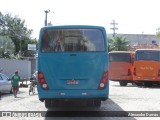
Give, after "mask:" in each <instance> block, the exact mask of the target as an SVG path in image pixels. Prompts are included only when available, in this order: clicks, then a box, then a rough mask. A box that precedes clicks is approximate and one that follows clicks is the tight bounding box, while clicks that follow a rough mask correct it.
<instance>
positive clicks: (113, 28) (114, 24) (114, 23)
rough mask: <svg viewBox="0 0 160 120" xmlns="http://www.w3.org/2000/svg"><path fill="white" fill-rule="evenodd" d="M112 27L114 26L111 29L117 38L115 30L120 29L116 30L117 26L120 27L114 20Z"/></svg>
mask: <svg viewBox="0 0 160 120" xmlns="http://www.w3.org/2000/svg"><path fill="white" fill-rule="evenodd" d="M111 25H113V27H112V28H111V30H113V37H115V34H116V32H115V30H118V28H116V25H118V23H116V22H115V20H112V22H111Z"/></svg>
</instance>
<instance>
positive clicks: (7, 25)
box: [0, 12, 37, 56]
mask: <svg viewBox="0 0 160 120" xmlns="http://www.w3.org/2000/svg"><path fill="white" fill-rule="evenodd" d="M32 31H33V30H31V29H27V26H26V25H25V20H21V19H20V18H19V17H18V16H12V15H11V14H9V13H7V14H5V15H3V14H2V13H1V12H0V36H8V37H9V38H10V39H11V40H12V42H13V43H14V46H15V49H14V55H17V54H19V51H20V50H21V55H22V56H24V55H25V54H24V53H25V52H26V51H27V46H28V44H27V43H35V44H37V40H36V39H32V38H31V34H32Z"/></svg>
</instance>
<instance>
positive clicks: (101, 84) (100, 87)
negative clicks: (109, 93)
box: [98, 71, 108, 89]
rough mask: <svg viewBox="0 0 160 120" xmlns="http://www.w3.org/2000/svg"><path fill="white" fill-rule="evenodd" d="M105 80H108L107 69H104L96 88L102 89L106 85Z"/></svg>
mask: <svg viewBox="0 0 160 120" xmlns="http://www.w3.org/2000/svg"><path fill="white" fill-rule="evenodd" d="M107 81H108V71H105V72H104V73H103V76H102V78H101V81H100V83H99V85H98V89H104V88H105V87H106V83H107Z"/></svg>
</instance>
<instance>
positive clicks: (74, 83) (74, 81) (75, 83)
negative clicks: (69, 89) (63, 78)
mask: <svg viewBox="0 0 160 120" xmlns="http://www.w3.org/2000/svg"><path fill="white" fill-rule="evenodd" d="M67 84H72V85H77V84H79V80H67Z"/></svg>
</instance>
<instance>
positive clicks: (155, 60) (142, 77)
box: [133, 49, 160, 87]
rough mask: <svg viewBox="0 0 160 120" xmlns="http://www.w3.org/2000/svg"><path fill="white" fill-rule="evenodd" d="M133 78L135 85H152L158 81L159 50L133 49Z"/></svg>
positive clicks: (159, 70) (159, 72) (159, 69)
mask: <svg viewBox="0 0 160 120" xmlns="http://www.w3.org/2000/svg"><path fill="white" fill-rule="evenodd" d="M133 73H134V74H133V80H134V81H135V82H136V83H137V85H139V86H140V85H144V86H148V87H149V86H152V84H153V83H159V82H160V51H159V50H155V49H138V50H136V51H135V61H134V72H133Z"/></svg>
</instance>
